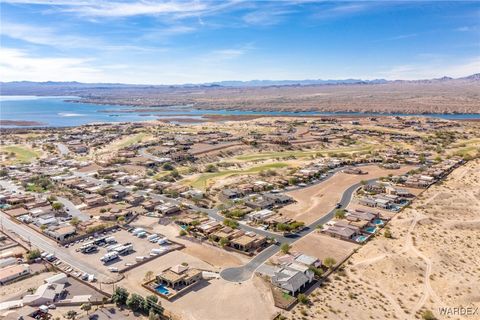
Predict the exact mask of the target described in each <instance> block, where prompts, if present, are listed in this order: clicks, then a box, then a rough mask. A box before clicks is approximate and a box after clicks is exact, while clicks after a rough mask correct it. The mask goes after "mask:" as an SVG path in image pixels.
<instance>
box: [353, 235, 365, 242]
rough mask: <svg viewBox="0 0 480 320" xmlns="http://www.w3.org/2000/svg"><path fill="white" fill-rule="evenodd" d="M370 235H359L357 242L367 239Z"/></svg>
mask: <svg viewBox="0 0 480 320" xmlns="http://www.w3.org/2000/svg"><path fill="white" fill-rule="evenodd" d="M367 239H368V237H367V236H358V237H357V238H356V239H355V241H356V242H365V241H367Z"/></svg>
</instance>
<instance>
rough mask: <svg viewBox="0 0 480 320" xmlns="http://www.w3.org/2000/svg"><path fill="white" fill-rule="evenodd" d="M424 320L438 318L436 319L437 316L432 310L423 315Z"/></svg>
mask: <svg viewBox="0 0 480 320" xmlns="http://www.w3.org/2000/svg"><path fill="white" fill-rule="evenodd" d="M422 319H423V320H436V319H437V317H435V315H434V314H433V312H432V311H430V310H425V311H424V312H423V313H422Z"/></svg>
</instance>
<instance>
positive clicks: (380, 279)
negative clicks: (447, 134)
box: [287, 159, 480, 320]
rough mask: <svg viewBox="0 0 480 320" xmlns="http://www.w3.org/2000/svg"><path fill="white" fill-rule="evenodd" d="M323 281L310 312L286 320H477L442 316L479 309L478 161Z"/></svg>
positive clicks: (420, 200) (304, 309)
mask: <svg viewBox="0 0 480 320" xmlns="http://www.w3.org/2000/svg"><path fill="white" fill-rule="evenodd" d="M389 229H390V230H391V233H392V236H393V238H386V237H385V236H384V235H383V234H379V235H378V236H377V238H376V239H374V240H373V241H371V242H369V243H368V244H366V245H365V246H363V247H362V248H361V249H360V250H359V251H358V252H357V253H356V254H354V255H353V257H352V259H351V260H350V261H349V262H348V264H347V265H346V266H345V268H344V270H343V271H340V272H339V273H338V275H337V276H334V277H332V278H331V279H330V281H329V282H328V283H326V284H324V285H323V286H322V287H320V288H317V289H315V290H314V292H313V294H312V295H311V296H310V300H311V303H312V304H313V306H312V307H309V308H307V307H304V306H300V305H299V306H297V307H296V308H295V309H294V310H292V311H291V312H290V313H289V314H288V315H287V316H288V318H290V319H298V317H299V316H300V315H301V316H302V319H338V320H340V319H358V320H361V319H428V317H427V314H428V313H430V312H432V313H433V315H434V316H435V317H436V318H437V319H472V320H473V319H480V314H479V313H478V311H477V313H476V314H474V315H470V316H452V315H450V316H446V315H442V314H441V312H442V311H441V310H442V308H447V309H444V310H451V309H448V308H455V307H467V308H468V307H473V309H470V310H471V312H473V311H472V310H474V309H475V308H478V307H479V306H480V290H479V289H478V288H480V252H479V250H478V248H479V247H480V161H479V160H478V159H477V160H476V161H472V162H470V163H468V164H467V165H465V166H462V167H460V168H458V169H456V170H455V171H454V172H453V173H452V174H451V175H450V176H449V177H448V178H447V179H446V180H445V181H444V182H443V183H441V184H438V185H435V186H433V187H432V188H430V189H428V190H426V191H425V192H424V193H423V194H422V195H420V197H419V198H418V199H417V200H415V201H414V203H413V205H412V207H411V208H407V209H406V210H404V211H403V212H401V213H399V214H398V215H397V216H396V217H395V218H394V219H393V220H392V221H391V223H390V225H389Z"/></svg>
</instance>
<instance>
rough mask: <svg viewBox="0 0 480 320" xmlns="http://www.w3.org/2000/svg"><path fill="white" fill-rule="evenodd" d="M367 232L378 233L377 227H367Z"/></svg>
mask: <svg viewBox="0 0 480 320" xmlns="http://www.w3.org/2000/svg"><path fill="white" fill-rule="evenodd" d="M364 230H365V232H368V233H375V231H377V227H373V226H372V227H366V228H365V229H364Z"/></svg>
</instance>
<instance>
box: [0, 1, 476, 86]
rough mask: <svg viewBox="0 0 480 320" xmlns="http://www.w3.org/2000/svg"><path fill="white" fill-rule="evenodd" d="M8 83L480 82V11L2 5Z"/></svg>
mask: <svg viewBox="0 0 480 320" xmlns="http://www.w3.org/2000/svg"><path fill="white" fill-rule="evenodd" d="M0 3H1V26H0V27H1V28H0V37H1V38H0V40H1V50H0V80H1V81H16V80H32V81H48V80H53V81H82V82H122V83H149V84H180V83H201V82H213V81H221V80H252V79H271V80H280V79H289V80H290V79H345V78H361V79H375V78H386V79H424V78H433V77H441V76H444V75H447V76H452V77H461V76H466V75H469V74H473V73H477V72H480V2H478V1H475V2H459V1H455V2H453V1H452V2H447V1H435V2H420V1H383V2H375V1H348V2H347V1H336V2H329V1H313V0H291V1H290V0H284V1H270V2H269V1H259V2H255V1H242V0H224V1H220V0H219V1H203V0H193V1H192V0H183V1H180V0H168V1H155V0H137V1H122V0H108V1H102V0H0Z"/></svg>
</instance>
